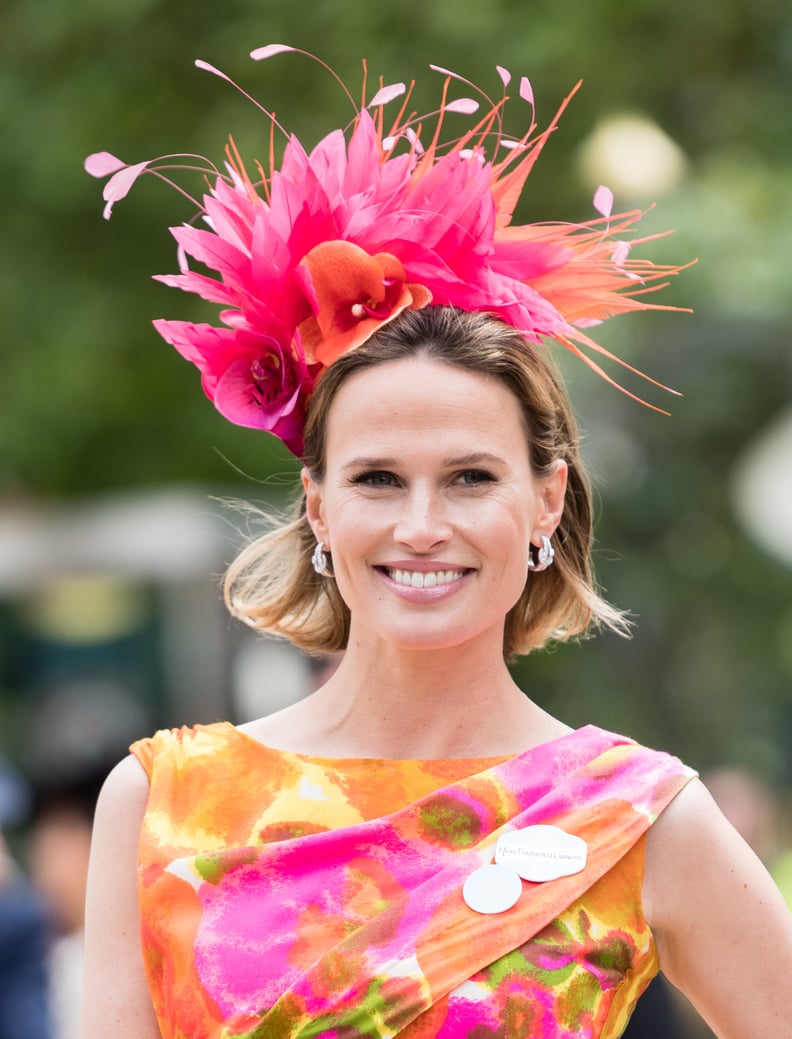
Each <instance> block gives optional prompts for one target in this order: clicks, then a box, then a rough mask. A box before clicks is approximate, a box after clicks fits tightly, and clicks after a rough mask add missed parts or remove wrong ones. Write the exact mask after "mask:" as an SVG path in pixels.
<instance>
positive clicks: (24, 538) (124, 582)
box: [0, 0, 792, 788]
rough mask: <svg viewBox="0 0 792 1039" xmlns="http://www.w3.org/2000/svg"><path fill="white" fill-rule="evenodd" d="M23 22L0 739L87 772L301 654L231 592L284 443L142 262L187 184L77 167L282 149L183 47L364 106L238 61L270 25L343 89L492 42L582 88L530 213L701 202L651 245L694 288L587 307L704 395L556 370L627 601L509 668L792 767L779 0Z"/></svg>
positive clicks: (15, 141) (3, 419)
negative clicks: (182, 320)
mask: <svg viewBox="0 0 792 1039" xmlns="http://www.w3.org/2000/svg"><path fill="white" fill-rule="evenodd" d="M0 29H1V30H2V31H1V32H0V59H1V60H0V83H1V84H2V87H1V89H0V109H1V111H2V121H1V123H0V125H1V126H2V137H0V151H1V152H2V162H1V163H0V199H2V207H3V212H2V229H3V248H2V252H1V253H0V256H2V277H0V293H1V294H2V318H3V344H2V351H3V353H2V356H3V363H2V378H1V380H0V387H2V407H1V408H0V752H2V753H5V754H6V755H8V756H10V757H12V758H14V759H15V760H16V761H17V762H18V763H20V764H21V765H23V767H24V768H25V769H27V770H29V771H31V772H34V773H35V772H38V773H41V772H44V773H48V772H49V773H53V774H55V773H59V774H60V773H62V774H64V775H65V774H68V773H73V772H74V770H78V769H80V768H88V767H92V766H94V765H97V764H101V762H103V761H106V760H107V759H108V758H112V757H113V756H115V755H118V754H120V753H121V752H122V750H123V744H124V743H125V742H126V740H128V739H131V738H134V737H135V736H138V735H142V734H143V733H145V732H147V731H148V730H149V729H150V728H151V727H153V726H156V725H160V724H168V725H170V724H181V723H192V722H195V721H207V720H212V719H213V718H217V717H220V716H222V715H229V714H230V715H232V716H235V717H242V716H244V715H247V714H250V713H253V712H255V711H258V710H266V709H270V708H271V707H272V706H274V705H275V704H276V702H280V700H279V698H282V697H283V696H285V697H286V698H288V696H290V695H294V694H293V692H288V690H287V687H288V689H298V688H299V686H300V683H303V685H305V684H307V683H309V682H310V681H311V680H312V672H311V670H310V668H308V666H307V665H306V662H305V661H302V660H298V661H296V662H295V661H293V660H292V661H289V660H288V659H285V658H284V657H283V654H282V652H281V649H280V648H279V647H277V646H272V645H270V644H261V643H260V642H255V643H254V642H253V641H251V639H250V637H249V635H248V634H247V633H244V632H240V631H238V630H236V628H234V627H233V626H231V625H229V623H228V622H227V621H226V619H225V617H224V613H223V610H222V607H221V605H220V603H219V600H218V594H217V574H218V573H219V572H220V571H221V570H222V566H223V563H224V561H227V560H228V558H230V556H231V555H232V554H233V551H234V546H235V544H236V542H237V535H236V526H237V524H238V521H237V519H236V518H235V517H234V516H233V514H231V513H229V512H228V511H227V510H224V509H222V507H221V506H219V505H218V504H217V503H216V501H215V497H216V496H219V497H224V496H228V495H231V496H238V497H241V498H246V499H251V500H254V501H256V502H261V503H265V504H269V503H275V504H277V503H279V502H282V500H283V496H284V495H285V494H287V493H288V491H289V488H290V485H291V477H292V476H293V474H294V472H295V466H294V463H293V461H292V460H290V458H289V456H288V455H286V454H285V452H283V451H282V450H280V449H279V448H278V447H277V445H274V444H273V443H271V442H270V441H269V439H268V438H267V437H265V436H262V435H257V434H256V433H253V432H251V431H246V430H242V429H237V428H235V427H232V426H230V425H228V424H227V423H225V422H224V421H223V420H222V419H221V418H220V417H219V416H218V415H217V414H216V413H215V412H214V411H213V409H212V407H211V405H210V404H209V402H208V401H206V400H205V398H204V397H203V395H202V393H201V391H200V388H199V385H198V378H197V376H196V373H195V372H194V370H193V369H192V368H191V367H190V366H188V365H186V364H185V363H184V361H182V360H181V358H179V357H178V355H177V354H176V353H175V351H173V350H171V349H169V348H168V347H166V346H165V345H164V344H163V343H162V342H161V341H160V340H159V338H158V337H157V335H156V334H155V332H154V331H153V329H152V328H151V323H150V322H151V319H153V318H156V317H161V316H167V317H188V316H189V317H193V318H196V319H197V315H198V306H197V305H196V303H195V301H193V300H191V299H188V298H186V297H182V296H181V294H179V293H177V292H174V291H173V290H169V289H166V288H165V287H163V286H161V285H158V284H156V283H154V282H152V281H151V279H150V277H149V275H150V274H152V273H155V272H158V273H164V272H171V271H174V270H175V269H176V259H175V249H174V246H173V242H172V240H171V238H170V236H169V235H168V233H167V230H166V228H167V226H168V225H170V224H176V223H178V222H180V221H181V220H183V219H186V218H188V217H189V216H190V215H191V214H190V211H189V209H187V208H186V206H185V204H184V203H183V201H182V200H180V199H179V197H178V196H176V195H175V194H173V193H172V192H170V191H169V190H167V189H165V188H164V187H163V186H162V185H160V184H158V183H157V182H156V181H155V180H154V179H153V178H144V179H143V180H142V181H141V182H139V183H138V185H137V186H136V188H135V190H134V192H133V194H132V196H131V197H130V198H128V199H126V200H125V201H123V202H122V203H120V204H118V205H117V207H116V211H115V214H114V216H113V219H112V220H111V221H110V222H109V223H108V222H105V221H103V220H102V215H101V214H102V202H101V185H100V184H99V183H98V182H96V181H94V180H91V179H90V178H89V177H88V176H87V175H86V174H85V173H84V172H83V168H82V164H83V160H84V157H85V156H86V155H87V154H88V153H90V152H93V151H98V150H104V149H107V150H109V151H111V152H113V153H114V154H117V155H119V156H121V157H122V158H123V159H125V160H126V161H129V162H134V161H139V160H141V159H147V158H151V157H154V156H156V155H158V154H161V153H165V152H171V151H184V152H191V151H194V152H202V153H204V154H207V155H209V156H211V157H212V158H214V159H215V160H220V159H221V158H222V149H223V146H224V143H225V139H226V135H227V133H228V132H229V131H233V132H234V135H235V137H236V139H237V141H238V142H239V143H240V146H241V148H242V150H243V152H244V153H245V154H246V155H248V156H250V155H254V154H255V153H256V152H257V151H258V152H259V153H263V152H264V150H265V148H266V140H267V138H266V126H265V125H264V123H263V122H262V121H261V119H260V118H259V117H258V116H257V113H256V111H255V109H254V108H253V107H252V106H250V105H248V104H246V103H245V102H244V101H243V99H242V98H240V97H239V95H237V94H236V93H235V92H234V91H233V89H232V88H231V87H230V86H228V84H225V83H223V82H221V81H220V80H218V79H216V78H214V77H212V76H210V75H207V74H206V73H203V72H200V71H198V70H197V69H195V68H194V66H193V60H194V59H195V58H203V59H204V60H206V61H209V62H211V63H213V64H215V65H217V66H219V67H220V68H222V69H223V70H224V71H225V72H226V73H227V74H228V75H229V76H230V77H232V78H233V79H234V80H235V81H236V82H237V83H239V84H240V85H241V86H243V87H244V88H245V89H246V90H248V91H249V92H250V93H252V94H253V95H255V96H256V97H257V98H258V99H259V100H261V101H262V102H263V103H265V104H267V105H268V106H271V107H273V108H275V109H276V111H277V113H278V116H279V117H280V118H281V119H282V121H283V122H284V123H285V124H286V125H287V126H289V127H290V128H293V129H295V130H296V131H297V132H298V133H299V135H300V137H301V139H302V140H303V141H304V142H306V143H312V142H313V141H315V140H316V138H317V136H318V135H319V134H321V133H323V132H325V131H326V130H327V129H329V128H330V127H332V126H334V125H339V123H340V122H343V121H345V120H346V119H347V118H348V116H349V115H350V114H351V113H350V110H349V108H348V106H347V104H346V102H345V99H344V97H343V96H342V94H341V92H340V91H339V90H338V88H337V86H336V85H335V84H334V82H333V80H332V79H331V78H330V77H329V76H327V75H326V74H325V73H323V72H322V70H321V69H320V68H318V67H317V66H315V65H313V64H312V63H310V62H308V61H306V60H305V59H302V58H300V57H299V56H290V55H283V56H279V57H277V58H274V59H272V60H271V61H269V62H266V63H259V64H255V63H253V62H251V61H250V60H249V58H248V54H249V51H250V50H251V49H253V48H254V47H257V46H261V45H264V44H266V43H272V42H281V43H289V44H292V45H294V46H298V47H302V48H305V49H307V50H309V51H312V52H314V53H317V54H319V55H320V56H321V57H322V58H324V59H325V60H326V61H327V62H328V63H329V64H330V65H331V66H332V67H333V68H334V69H335V70H336V71H337V72H339V74H340V75H341V76H342V78H343V79H344V80H345V82H347V84H349V85H350V86H351V88H352V92H353V93H354V94H357V93H358V84H359V81H360V58H361V56H365V57H367V59H368V63H369V69H370V71H371V74H372V75H373V76H374V77H376V76H377V75H379V74H382V76H383V77H384V79H385V81H386V82H390V81H393V80H405V79H406V80H409V79H411V78H412V77H417V78H418V80H419V86H420V90H419V95H418V96H419V106H420V107H422V109H423V110H426V109H428V108H429V107H432V102H433V100H435V99H436V97H437V92H438V90H439V86H440V83H441V77H439V76H438V75H437V74H436V73H433V72H430V71H429V70H428V65H429V63H430V62H432V63H436V64H439V65H442V66H446V67H449V68H452V69H454V70H456V71H458V72H459V73H460V74H462V75H464V76H467V77H469V78H470V79H472V80H474V81H475V82H477V83H479V84H481V85H482V86H484V87H486V88H488V89H489V90H491V91H492V92H496V93H497V91H498V89H499V87H500V83H499V80H498V79H497V75H496V72H495V65H496V64H500V65H503V66H505V67H507V68H508V69H510V70H511V71H512V73H513V74H514V75H515V77H517V76H519V75H522V74H527V75H528V76H529V77H530V79H531V81H532V83H533V87H534V91H535V94H536V99H537V118H538V121H539V124H540V125H544V124H546V122H547V121H548V120H549V119H550V118H551V117H552V115H553V114H554V112H555V110H556V108H557V106H558V104H559V103H560V102H561V100H562V98H563V97H564V96H565V95H566V94H567V93H568V91H569V90H570V89H571V88H572V87H573V86H574V84H575V83H576V81H577V80H578V79H579V78H582V79H583V80H584V84H583V89H582V90H581V91H580V93H579V94H578V95H577V96H576V98H575V99H574V101H573V103H572V105H571V107H570V108H569V109H568V111H567V113H566V114H565V116H564V118H563V120H562V123H561V127H560V129H559V130H558V131H557V133H556V134H554V136H553V138H552V140H551V141H550V143H549V145H548V146H547V148H546V150H545V152H544V154H543V156H542V158H541V160H540V162H539V164H538V166H537V167H536V169H535V170H534V172H533V173H532V175H531V178H530V183H529V188H528V190H527V192H526V198H525V199H524V202H523V208H522V210H521V212H520V213H519V214H518V215H519V217H521V218H522V219H529V220H530V219H550V218H552V219H570V220H577V219H589V218H591V217H592V216H594V215H595V214H594V212H593V209H592V206H591V198H592V195H593V192H594V189H595V188H596V187H597V185H598V184H599V183H603V182H605V183H608V184H609V185H610V187H611V188H612V189H613V190H614V192H615V194H616V208H617V210H619V209H624V208H628V207H632V206H635V205H637V206H641V207H646V206H649V205H651V204H652V203H653V202H657V208H656V210H653V211H652V212H651V213H650V214H649V215H648V216H647V218H646V226H647V229H648V230H649V231H650V232H656V231H661V230H663V229H666V228H676V229H677V231H676V234H675V235H674V236H673V237H671V238H669V239H664V240H663V241H662V242H660V243H658V245H657V246H656V250H657V252H658V253H659V254H660V255H661V256H662V258H664V259H665V260H668V261H672V262H684V261H687V260H689V259H692V258H694V257H697V258H698V261H699V262H698V264H697V265H696V266H695V267H693V268H692V269H690V270H688V271H686V272H685V273H684V274H683V275H682V276H681V277H680V278H679V279H678V280H677V281H676V283H675V284H674V285H673V287H672V288H671V289H670V290H668V291H667V292H666V293H665V294H664V299H663V301H664V302H673V303H676V304H679V305H683V306H690V307H692V308H694V310H695V314H694V315H693V316H690V315H686V314H677V313H658V314H651V315H648V316H639V317H638V318H636V319H634V318H632V317H626V318H623V319H620V320H619V321H618V322H615V323H614V325H613V327H606V328H605V329H603V330H602V331H601V332H600V335H599V338H600V339H601V341H603V342H604V343H605V344H606V345H607V346H609V347H611V348H613V349H614V350H615V351H616V352H617V353H621V354H623V355H625V356H627V357H628V359H629V360H630V361H631V362H632V363H634V364H635V365H637V366H638V367H639V368H641V369H643V370H646V371H649V372H650V373H651V374H652V375H654V376H656V377H657V378H658V379H660V380H661V381H663V382H665V383H667V384H668V385H671V386H673V387H675V388H677V389H679V390H680V391H682V393H683V394H684V396H682V397H680V398H668V403H670V407H671V410H672V412H673V414H672V417H671V418H666V417H663V416H661V415H658V414H655V413H653V412H651V411H649V410H648V409H645V408H642V407H640V406H639V405H637V404H635V403H633V402H632V401H630V400H628V399H627V398H625V397H623V396H622V395H620V394H618V393H617V392H615V391H613V390H611V389H608V388H607V387H606V386H604V384H601V383H600V381H599V380H598V379H597V378H596V377H595V376H594V375H592V374H591V373H589V372H588V370H586V369H585V368H583V367H582V366H580V365H575V363H574V362H573V363H571V364H567V363H565V370H566V371H567V373H568V377H569V382H570V389H571V392H572V395H573V399H574V401H575V404H576V407H577V409H578V411H579V414H580V417H581V423H582V425H583V428H584V435H585V441H586V452H587V455H588V457H589V459H590V461H591V465H592V468H593V470H594V473H595V478H596V482H597V496H598V502H599V512H600V518H599V522H598V526H597V559H598V568H599V573H600V576H601V579H602V583H603V584H604V586H605V588H606V591H607V594H608V596H609V597H610V598H611V599H612V601H614V602H615V603H616V604H618V605H619V606H622V607H625V608H629V609H630V610H632V611H634V614H635V620H636V623H637V627H636V631H635V635H634V637H633V639H632V640H631V641H623V640H620V639H618V638H615V637H605V638H601V639H598V640H594V641H590V642H586V643H584V644H581V645H579V646H572V647H562V648H559V649H557V650H555V651H553V652H550V653H546V654H542V655H539V656H535V657H531V658H529V659H528V660H527V661H524V662H523V663H521V664H520V665H519V667H518V669H517V673H518V677H519V680H520V681H521V683H522V684H523V685H524V687H525V688H526V689H527V690H528V691H529V692H530V693H531V695H533V696H534V697H535V698H536V699H537V700H538V701H539V702H540V703H542V704H543V705H544V706H546V707H547V708H548V709H549V710H551V711H553V712H555V713H557V714H558V715H560V716H561V717H562V718H563V719H564V720H566V721H567V722H569V723H570V724H573V725H577V724H583V723H585V722H588V721H595V722H597V723H598V724H600V725H602V726H604V727H609V728H613V729H617V730H622V731H626V732H627V733H629V734H630V735H633V736H635V737H636V738H638V739H640V740H643V741H645V742H647V743H650V744H653V745H659V746H663V747H666V748H668V749H670V750H672V751H674V752H676V753H678V754H680V755H682V756H683V757H684V758H685V759H687V760H688V761H689V762H690V763H691V764H693V765H694V766H696V767H698V768H701V769H705V768H709V767H712V766H714V765H716V764H720V763H723V762H731V763H736V764H740V765H744V766H746V767H748V768H750V769H751V770H752V771H755V772H758V773H759V774H760V775H761V776H762V777H763V778H765V779H766V780H768V781H769V782H770V783H772V784H773V785H775V786H778V787H780V788H789V787H790V785H792V758H791V757H790V755H789V753H788V748H789V746H790V741H792V596H791V595H790V592H791V591H792V579H791V578H792V575H791V573H790V565H792V491H790V487H792V461H790V458H791V457H792V428H790V427H791V426H792V419H790V415H792V411H790V404H791V402H792V351H790V346H789V339H790V332H791V331H792V303H790V288H789V281H790V276H789V269H790V266H792V190H791V189H790V184H792V105H790V97H792V19H791V18H790V17H789V12H788V9H787V5H786V4H784V3H783V2H782V0H751V3H748V2H747V0H746V2H743V0H737V2H732V3H729V4H724V3H723V2H722V0H697V2H696V3H695V4H692V3H690V2H689V0H685V2H681V0H669V2H665V3H659V2H656V0H628V2H625V0H589V2H587V3H581V2H580V0H574V2H572V0H552V2H549V0H543V2H534V0H522V2H520V3H517V2H514V0H489V2H488V3H486V4H485V3H482V2H481V0H453V2H451V0H434V2H430V3H427V2H425V0H422V2H416V0H402V2H400V3H398V4H397V3H393V2H392V0H380V2H379V3H377V4H370V5H360V4H356V3H352V2H343V0H335V2H329V0H324V2H323V0H310V2H309V0H290V2H289V3H277V4H274V3H272V2H270V3H267V2H266V0H256V2H254V0H225V2H224V3H222V4H219V3H215V4H208V3H203V4H202V3H195V2H194V0H193V2H190V3H188V2H186V0H169V2H164V0H124V2H123V3H121V2H120V0H115V2H114V0H72V2H70V3H64V2H63V0H34V2H23V0H15V2H14V0H12V2H11V3H10V4H9V3H6V4H5V5H4V6H3V9H2V13H0ZM512 107H513V108H514V109H515V111H514V112H513V113H512V119H513V120H514V119H517V117H518V114H519V112H518V110H519V108H520V103H519V102H515V103H514V104H513V106H512ZM625 120H627V122H626V123H625ZM625 126H626V129H625ZM512 128H513V129H515V130H518V129H519V130H522V129H523V126H522V124H519V125H514V124H512ZM209 313H210V312H209V310H208V308H207V311H206V315H205V317H204V319H207V318H208V317H209ZM632 388H634V389H640V387H639V386H638V385H632ZM652 399H653V400H655V401H656V402H658V403H664V400H663V397H662V395H661V394H659V393H658V394H656V395H653V397H652ZM284 690H287V692H284Z"/></svg>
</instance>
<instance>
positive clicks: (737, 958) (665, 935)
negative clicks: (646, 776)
mask: <svg viewBox="0 0 792 1039" xmlns="http://www.w3.org/2000/svg"><path fill="white" fill-rule="evenodd" d="M644 907H645V911H646V916H647V919H648V921H649V923H650V925H651V927H652V930H653V932H654V935H655V940H656V942H657V949H658V953H659V956H660V968H661V970H662V971H663V973H664V974H665V975H666V976H667V977H668V978H669V980H670V981H672V982H673V984H674V985H676V986H677V988H679V989H681V991H682V992H684V993H685V995H686V996H687V997H688V999H690V1001H691V1002H692V1003H693V1005H694V1006H695V1007H696V1009H697V1010H698V1011H699V1013H700V1014H701V1015H702V1017H703V1018H704V1019H705V1021H707V1023H708V1024H709V1025H710V1027H711V1028H712V1029H713V1030H714V1031H715V1033H716V1034H717V1035H718V1037H719V1039H787V1037H788V1036H789V1034H790V1031H789V1030H790V1024H789V1022H790V1020H792V986H791V985H789V984H788V979H789V978H790V977H792V915H791V914H790V912H789V910H788V909H787V907H786V904H785V903H784V900H783V899H782V897H781V895H780V893H779V892H778V890H777V888H776V887H775V885H774V884H773V882H772V880H771V879H770V876H769V874H768V873H767V870H766V869H765V868H764V866H763V865H762V864H761V862H760V861H759V859H758V858H757V857H756V856H755V855H754V853H753V852H752V851H751V849H750V848H749V847H748V845H747V844H746V843H745V842H744V841H743V839H742V838H741V837H740V836H739V834H738V833H737V832H736V830H734V829H733V828H732V826H731V825H730V824H729V823H728V822H727V821H726V819H725V818H724V816H723V815H722V814H721V812H720V810H719V809H718V807H717V806H716V804H715V802H714V801H713V799H712V797H711V796H710V794H709V793H708V791H707V790H706V788H705V787H704V786H703V784H701V783H700V782H698V781H694V782H692V783H690V784H689V785H688V786H687V787H686V788H685V789H684V790H683V791H682V792H681V793H680V794H679V795H678V796H677V798H676V799H675V800H674V801H673V802H672V804H671V805H670V806H669V807H668V808H667V809H666V811H665V812H664V813H663V815H662V816H661V817H660V819H658V821H657V822H656V823H655V824H654V826H653V827H652V828H651V830H650V831H649V838H648V842H647V860H646V877H645V881H644ZM785 979H786V980H785Z"/></svg>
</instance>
